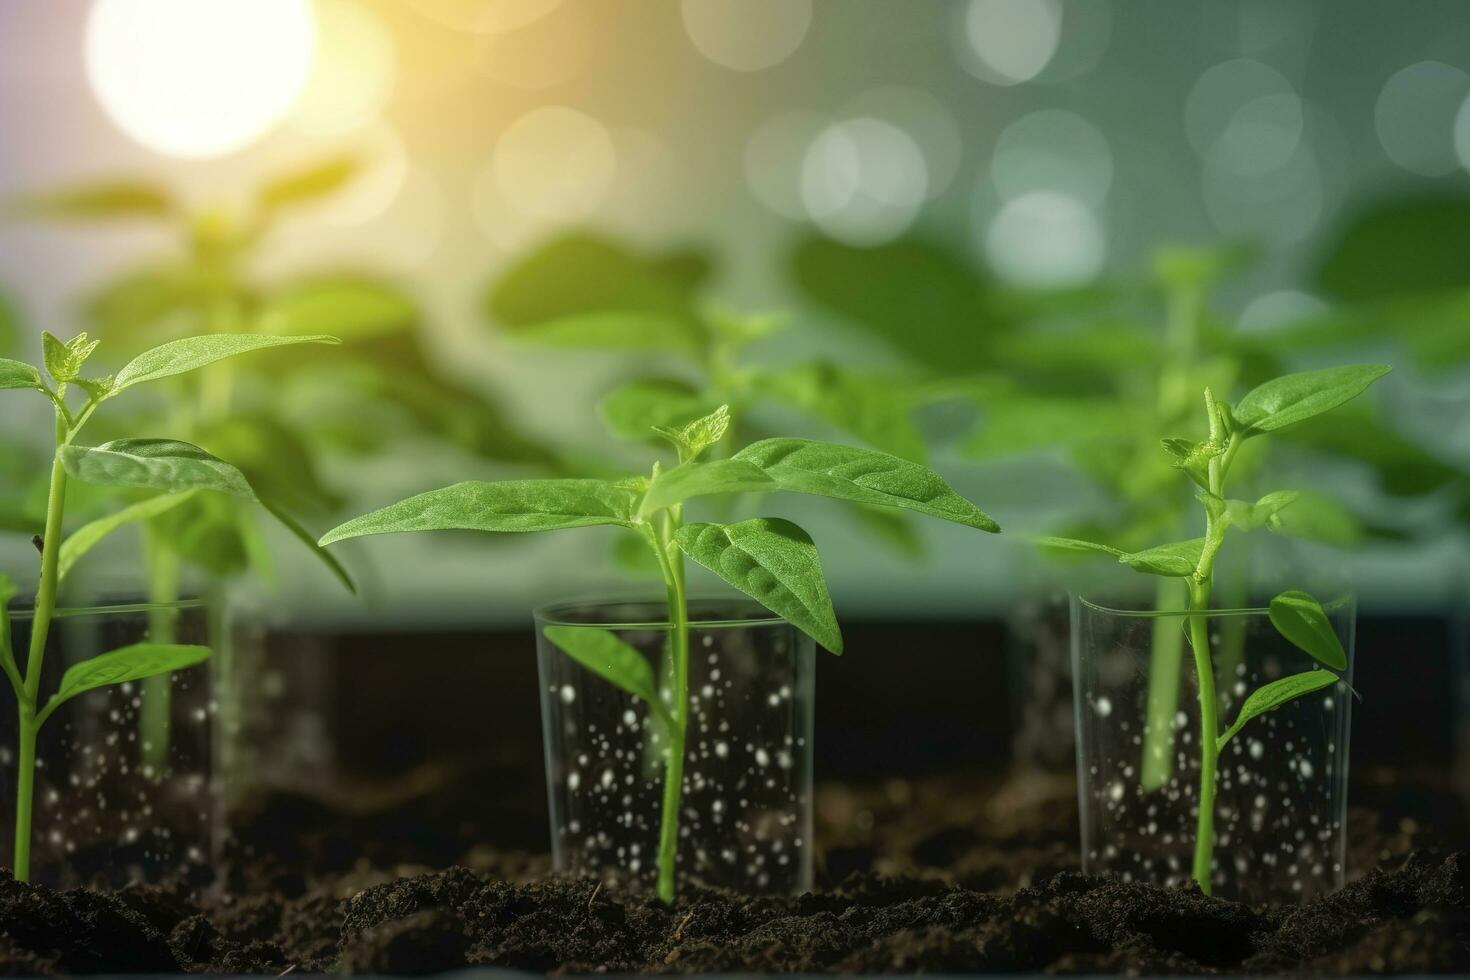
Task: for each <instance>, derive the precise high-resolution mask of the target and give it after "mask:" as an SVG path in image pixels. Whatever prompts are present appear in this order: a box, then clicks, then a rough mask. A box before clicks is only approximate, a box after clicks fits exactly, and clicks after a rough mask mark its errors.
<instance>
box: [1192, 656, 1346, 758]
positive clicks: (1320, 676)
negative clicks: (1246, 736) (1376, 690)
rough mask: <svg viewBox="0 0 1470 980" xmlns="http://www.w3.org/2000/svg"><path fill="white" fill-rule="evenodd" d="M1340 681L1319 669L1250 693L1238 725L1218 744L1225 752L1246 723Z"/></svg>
mask: <svg viewBox="0 0 1470 980" xmlns="http://www.w3.org/2000/svg"><path fill="white" fill-rule="evenodd" d="M1337 680H1338V677H1337V675H1336V674H1334V673H1333V672H1332V671H1330V670H1322V669H1321V668H1317V669H1315V670H1308V671H1303V672H1302V673H1300V674H1291V675H1289V676H1287V677H1282V678H1280V679H1279V680H1274V681H1272V682H1271V683H1269V684H1263V685H1261V686H1260V687H1258V688H1256V689H1255V690H1254V691H1252V692H1251V693H1250V697H1248V698H1246V699H1245V703H1244V704H1242V705H1241V706H1240V714H1239V715H1237V716H1236V718H1235V724H1233V725H1231V726H1230V727H1229V728H1227V729H1225V732H1224V734H1222V735H1221V736H1220V737H1219V739H1218V740H1216V743H1215V744H1216V747H1217V748H1224V747H1225V743H1226V742H1229V741H1230V740H1231V739H1232V738H1234V737H1235V735H1236V733H1238V732H1239V731H1240V730H1241V729H1242V728H1244V727H1245V724H1246V722H1248V721H1250V720H1251V719H1252V718H1256V717H1258V716H1260V715H1263V714H1265V713H1266V712H1268V711H1272V710H1274V709H1276V708H1279V707H1281V706H1282V705H1283V704H1286V703H1287V702H1288V701H1294V700H1295V699H1297V698H1299V697H1301V696H1302V695H1304V694H1311V693H1312V692H1313V691H1320V690H1322V688H1324V687H1330V686H1331V685H1333V684H1335V683H1337Z"/></svg>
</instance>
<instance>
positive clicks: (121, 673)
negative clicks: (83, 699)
mask: <svg viewBox="0 0 1470 980" xmlns="http://www.w3.org/2000/svg"><path fill="white" fill-rule="evenodd" d="M209 654H210V650H209V647H204V646H196V645H193V644H187V643H134V644H133V645H131V646H126V647H122V648H120V649H117V650H113V651H112V652H110V653H104V654H101V655H99V656H96V657H93V658H92V659H91V660H83V661H82V662H81V663H79V664H72V665H71V666H70V667H68V668H67V669H66V673H65V674H62V675H61V686H60V687H58V688H57V689H56V693H55V694H53V695H51V699H50V700H49V701H47V702H46V707H45V708H44V709H42V711H41V713H40V715H39V721H44V720H45V719H46V718H47V717H49V716H50V714H51V712H53V711H55V710H56V708H57V707H58V706H59V705H60V704H61V703H62V702H63V701H66V700H68V699H69V698H74V697H76V696H77V695H78V694H82V693H84V692H86V691H90V690H93V689H94V688H99V687H107V686H108V685H110V684H121V683H123V682H124V681H136V680H142V679H143V678H144V677H154V676H156V675H158V674H171V673H173V672H174V671H176V670H183V669H185V668H186V667H193V666H194V665H195V664H201V663H203V662H204V661H206V660H208V659H209ZM38 723H39V722H38Z"/></svg>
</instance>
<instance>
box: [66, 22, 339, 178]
mask: <svg viewBox="0 0 1470 980" xmlns="http://www.w3.org/2000/svg"><path fill="white" fill-rule="evenodd" d="M315 42H316V26H315V21H314V20H313V17H312V11H311V4H310V0H96V2H95V3H94V4H93V6H92V10H91V13H90V15H89V17H88V21H87V40H86V44H87V47H86V57H87V77H88V78H89V79H90V80H91V83H92V88H93V90H94V91H95V92H96V93H97V98H98V99H99V100H100V101H101V103H102V106H103V108H104V109H106V111H107V114H108V115H109V116H111V117H112V119H113V121H114V122H116V123H117V124H118V126H120V127H122V129H123V130H124V131H125V132H126V133H127V134H128V135H129V136H132V137H133V138H134V139H136V140H138V141H139V142H140V143H142V144H144V145H145V146H147V147H149V148H150V149H153V150H157V151H159V152H160V153H168V154H171V155H173V156H180V157H213V156H222V155H224V154H226V153H231V152H233V151H235V150H238V149H240V148H242V147H244V146H245V145H247V144H249V143H250V142H251V141H253V140H255V139H256V138H258V137H259V136H261V135H262V134H263V133H265V132H266V131H267V130H268V129H270V128H271V127H272V126H273V125H275V124H276V123H277V122H279V121H280V119H281V117H282V116H284V115H285V114H286V112H287V110H288V109H290V107H291V104H292V102H293V101H294V100H295V99H296V97H297V95H298V94H300V92H301V89H302V87H303V86H304V85H305V83H306V78H307V75H308V73H309V72H310V69H311V60H312V53H313V50H314V48H315Z"/></svg>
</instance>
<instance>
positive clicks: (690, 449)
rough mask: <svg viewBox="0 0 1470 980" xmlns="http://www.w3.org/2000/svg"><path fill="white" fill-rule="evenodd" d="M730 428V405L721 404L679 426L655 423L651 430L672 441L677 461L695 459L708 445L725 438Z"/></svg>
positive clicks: (682, 461)
mask: <svg viewBox="0 0 1470 980" xmlns="http://www.w3.org/2000/svg"><path fill="white" fill-rule="evenodd" d="M729 429H730V406H729V405H721V406H720V407H719V408H717V409H715V410H714V411H713V412H711V413H709V414H708V415H706V416H704V417H703V418H697V419H695V420H694V421H692V422H686V423H685V424H684V425H680V426H666V425H656V426H654V427H653V431H655V432H657V433H658V434H659V435H661V436H663V437H664V438H665V439H667V440H668V441H669V442H671V443H673V445H674V448H676V449H677V450H678V451H679V462H681V463H685V462H688V461H689V460H692V459H695V458H696V457H698V456H699V454H700V453H702V452H704V451H705V450H706V449H708V448H709V447H710V446H713V445H714V444H715V443H717V442H719V441H720V440H721V439H723V438H725V433H726V432H727V431H729Z"/></svg>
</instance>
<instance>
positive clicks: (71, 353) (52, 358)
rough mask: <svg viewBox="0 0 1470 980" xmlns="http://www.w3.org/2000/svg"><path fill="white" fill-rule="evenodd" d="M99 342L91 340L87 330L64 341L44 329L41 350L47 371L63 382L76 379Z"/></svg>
mask: <svg viewBox="0 0 1470 980" xmlns="http://www.w3.org/2000/svg"><path fill="white" fill-rule="evenodd" d="M98 343H100V341H96V340H92V341H89V340H88V339H87V334H86V333H85V332H83V333H79V334H77V335H76V336H75V337H73V338H72V339H71V340H68V341H66V342H65V343H62V342H61V341H60V340H57V339H56V338H55V337H54V336H52V335H51V333H50V332H49V331H44V330H43V331H42V332H41V352H42V355H43V356H44V358H45V362H46V371H47V373H49V374H50V375H51V377H53V378H55V379H56V380H57V382H59V383H61V384H66V383H67V382H68V381H71V380H73V379H75V378H76V376H77V374H78V372H80V371H81V370H82V365H83V364H85V363H87V358H89V357H91V356H92V352H93V351H95V350H96V349H97V345H98Z"/></svg>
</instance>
